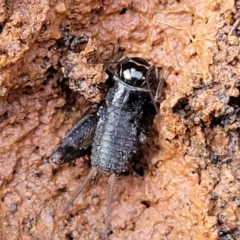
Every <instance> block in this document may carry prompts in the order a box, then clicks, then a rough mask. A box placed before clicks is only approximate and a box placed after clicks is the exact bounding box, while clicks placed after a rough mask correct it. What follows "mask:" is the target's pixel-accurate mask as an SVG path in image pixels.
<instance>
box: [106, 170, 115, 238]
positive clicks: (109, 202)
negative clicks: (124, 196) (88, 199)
mask: <svg viewBox="0 0 240 240" xmlns="http://www.w3.org/2000/svg"><path fill="white" fill-rule="evenodd" d="M115 182H116V174H114V173H113V174H111V176H110V179H109V190H108V201H107V210H106V215H105V231H104V235H105V240H107V239H108V229H109V215H110V210H111V203H112V197H113V190H114V185H115Z"/></svg>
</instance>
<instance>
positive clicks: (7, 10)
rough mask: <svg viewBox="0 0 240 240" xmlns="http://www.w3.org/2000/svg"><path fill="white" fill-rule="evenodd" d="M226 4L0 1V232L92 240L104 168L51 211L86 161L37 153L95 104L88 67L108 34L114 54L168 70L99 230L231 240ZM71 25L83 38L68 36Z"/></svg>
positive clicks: (238, 171) (97, 79)
mask: <svg viewBox="0 0 240 240" xmlns="http://www.w3.org/2000/svg"><path fill="white" fill-rule="evenodd" d="M238 8H240V3H239V1H237V2H234V1H232V0H224V1H219V0H213V1H209V0H191V1H187V0H180V1H176V0H160V1H158V0H149V1H140V0H133V1H130V0H112V1H111V0H110V1H104V0H103V1H100V0H99V1H98V0H86V1H80V0H79V1H76V0H73V1H68V0H66V1H44V0H40V1H24V0H18V1H4V0H3V1H0V184H1V185H0V186H1V187H0V196H1V202H0V209H1V211H0V238H1V239H2V240H5V239H8V240H13V239H14V240H18V239H24V240H30V239H38V240H45V239H52V240H57V239H59V240H70V239H74V240H75V239H84V240H98V239H102V238H103V231H104V214H105V210H106V202H107V192H108V177H107V176H101V174H99V175H98V176H97V177H96V178H95V179H94V180H93V181H92V182H91V184H89V185H88V186H87V187H86V188H85V189H84V191H83V192H82V193H81V195H80V196H79V197H78V198H77V200H76V201H75V203H74V205H73V206H72V207H71V208H70V209H69V211H68V212H67V213H66V214H62V210H63V209H64V207H65V206H66V203H67V202H68V200H69V199H70V198H71V197H72V196H73V194H74V192H75V190H76V188H77V187H78V186H79V185H80V184H81V183H82V181H83V179H84V178H85V177H86V175H87V174H88V172H89V170H90V159H89V156H87V155H86V156H84V157H82V158H79V159H77V160H76V161H74V162H73V163H69V164H65V165H60V166H58V165H54V164H53V163H51V162H50V161H49V158H50V157H51V154H52V152H53V151H54V149H55V148H56V147H57V146H58V145H59V143H60V142H61V140H62V139H63V138H64V136H65V135H66V133H67V132H68V131H69V130H70V129H71V128H72V126H73V125H74V124H75V123H76V122H77V121H78V120H79V119H80V118H81V117H82V116H83V114H84V113H85V112H86V111H87V110H88V109H89V108H90V107H91V106H93V105H94V104H96V103H99V102H100V100H102V99H104V96H105V94H106V91H107V85H106V84H105V81H106V75H105V73H104V72H103V71H102V64H101V63H102V62H103V61H107V60H109V59H110V58H111V55H112V51H113V48H114V45H115V44H116V43H117V41H118V39H120V40H121V48H122V50H123V53H124V55H126V56H138V57H141V58H144V59H146V60H147V61H149V62H150V63H151V64H153V65H156V66H157V67H159V68H162V71H161V72H160V74H162V73H163V72H164V69H167V68H169V67H171V68H172V71H171V73H170V75H169V76H168V78H167V80H166V83H165V85H164V88H163V94H162V97H161V106H160V113H159V114H158V115H156V117H155V119H154V123H153V129H152V131H150V134H149V136H148V138H147V144H146V145H145V146H144V147H143V150H142V153H141V154H140V156H138V161H139V163H141V164H140V165H141V166H140V170H141V171H133V172H130V173H129V174H125V175H123V176H121V177H120V179H119V181H118V183H117V186H116V188H115V190H114V197H113V201H112V210H111V215H110V226H111V235H110V238H111V239H113V240H123V239H125V240H126V239H128V240H130V239H131V240H135V239H137V240H161V239H164V240H166V239H171V240H172V239H181V240H188V239H189V240H190V239H193V240H202V239H209V240H213V239H214V240H215V239H221V240H230V239H231V240H233V239H240V219H239V218H240V211H239V207H240V185H239V181H240V162H239V158H240V151H239V130H240V119H239V117H240V96H239V90H240V57H239V52H240V45H239V40H240V38H239V36H240V24H239V22H240V21H239V17H240V12H239V11H238ZM84 34H85V35H86V36H87V37H88V38H89V41H88V43H85V44H83V43H81V41H82V38H74V37H73V36H76V37H79V36H84ZM86 36H85V37H86ZM83 38H84V37H83ZM78 41H80V43H79V42H78Z"/></svg>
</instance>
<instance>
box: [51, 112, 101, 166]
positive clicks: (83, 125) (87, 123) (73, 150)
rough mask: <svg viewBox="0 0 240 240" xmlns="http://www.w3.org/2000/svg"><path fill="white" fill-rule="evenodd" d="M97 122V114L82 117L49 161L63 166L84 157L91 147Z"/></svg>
mask: <svg viewBox="0 0 240 240" xmlns="http://www.w3.org/2000/svg"><path fill="white" fill-rule="evenodd" d="M97 122H98V115H97V112H94V113H91V114H88V115H86V116H85V117H83V118H82V119H81V120H80V121H79V122H78V123H77V124H76V125H75V126H74V127H73V128H72V129H71V130H70V132H69V133H68V134H67V136H66V137H65V138H64V139H63V141H62V143H61V144H60V145H59V146H58V147H57V149H56V150H55V151H54V152H53V154H52V156H51V158H50V161H52V162H53V163H56V164H63V163H66V162H70V161H72V160H74V159H76V158H78V157H81V156H83V155H85V154H86V153H87V150H88V148H89V147H90V146H91V145H92V141H93V137H94V133H95V130H96V126H97Z"/></svg>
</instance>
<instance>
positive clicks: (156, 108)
mask: <svg viewBox="0 0 240 240" xmlns="http://www.w3.org/2000/svg"><path fill="white" fill-rule="evenodd" d="M153 71H155V78H157V77H158V69H157V68H155V67H154V66H151V67H149V69H148V71H147V73H146V83H147V88H148V90H149V95H150V97H151V100H152V103H153V106H154V108H155V110H156V112H157V113H158V112H159V110H158V106H157V104H156V101H155V98H154V96H153V91H152V89H151V86H150V82H149V81H150V78H151V77H152V72H153ZM154 80H156V79H152V81H154Z"/></svg>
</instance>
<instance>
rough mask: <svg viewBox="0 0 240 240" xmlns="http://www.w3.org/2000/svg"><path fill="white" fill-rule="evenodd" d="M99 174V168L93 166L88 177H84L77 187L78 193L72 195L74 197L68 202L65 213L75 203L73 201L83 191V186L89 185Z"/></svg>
mask: <svg viewBox="0 0 240 240" xmlns="http://www.w3.org/2000/svg"><path fill="white" fill-rule="evenodd" d="M96 174H97V168H95V167H92V169H91V170H90V172H89V174H88V175H87V177H86V178H85V179H84V181H83V183H82V184H81V185H80V186H79V188H78V189H77V191H76V193H75V194H74V196H73V197H72V199H71V200H70V201H69V202H68V204H67V206H66V207H65V208H64V210H63V214H64V213H66V212H67V210H68V209H69V207H70V206H71V205H72V204H73V202H74V201H75V199H76V198H77V197H78V195H79V194H80V193H81V192H82V190H83V188H84V187H85V186H86V185H87V183H88V182H89V181H90V180H91V179H92V178H93V177H95V176H96Z"/></svg>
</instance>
